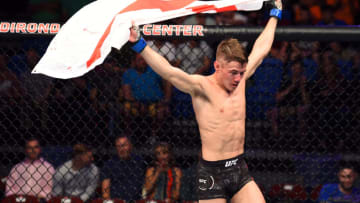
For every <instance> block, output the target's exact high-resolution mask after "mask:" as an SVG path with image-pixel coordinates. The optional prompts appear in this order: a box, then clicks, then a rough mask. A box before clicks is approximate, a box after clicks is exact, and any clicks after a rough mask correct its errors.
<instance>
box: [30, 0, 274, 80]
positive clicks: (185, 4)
mask: <svg viewBox="0 0 360 203" xmlns="http://www.w3.org/2000/svg"><path fill="white" fill-rule="evenodd" d="M264 1H267V0H218V1H201V0H97V1H94V2H92V3H90V4H88V5H86V6H85V7H83V8H82V9H80V10H79V11H78V12H77V13H75V15H73V16H72V17H71V18H70V19H69V20H68V21H67V22H66V23H65V24H64V25H63V26H62V27H61V29H60V31H59V33H58V34H57V35H56V36H55V37H54V38H53V40H52V41H51V43H50V45H49V47H48V48H47V50H46V52H45V54H44V56H43V57H42V58H41V59H40V61H39V63H38V64H37V65H36V66H35V68H34V70H33V71H32V73H34V74H45V75H48V76H50V77H54V78H62V79H68V78H74V77H79V76H82V75H84V74H85V73H87V72H89V71H90V70H92V69H94V68H95V67H96V66H97V65H99V64H101V63H103V61H104V59H105V58H106V56H107V55H108V54H109V53H110V51H111V47H114V48H116V49H120V48H121V47H122V46H123V45H124V44H125V43H126V42H127V41H128V39H129V35H130V31H129V28H130V27H131V26H132V25H131V22H132V21H133V22H135V24H136V25H143V24H149V23H155V22H160V21H164V20H168V19H171V18H176V17H181V16H186V15H191V14H196V13H217V12H223V11H233V10H245V11H249V10H259V9H261V7H262V5H263V2H264Z"/></svg>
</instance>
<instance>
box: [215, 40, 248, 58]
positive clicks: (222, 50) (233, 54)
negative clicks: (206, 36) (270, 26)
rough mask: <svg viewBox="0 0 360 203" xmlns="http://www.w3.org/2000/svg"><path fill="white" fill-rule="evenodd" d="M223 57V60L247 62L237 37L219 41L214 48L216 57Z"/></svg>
mask: <svg viewBox="0 0 360 203" xmlns="http://www.w3.org/2000/svg"><path fill="white" fill-rule="evenodd" d="M220 58H223V59H224V60H225V61H227V62H230V61H238V62H239V63H241V64H242V63H245V62H247V57H246V56H245V50H244V47H243V46H242V45H241V44H240V42H239V41H238V40H237V39H234V38H229V39H225V40H223V41H221V42H220V44H219V45H218V47H217V50H216V59H220Z"/></svg>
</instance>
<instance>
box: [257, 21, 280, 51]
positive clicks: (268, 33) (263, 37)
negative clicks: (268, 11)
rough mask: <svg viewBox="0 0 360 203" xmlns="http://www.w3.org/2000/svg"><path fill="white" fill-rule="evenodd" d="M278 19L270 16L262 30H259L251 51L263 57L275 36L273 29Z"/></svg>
mask: <svg viewBox="0 0 360 203" xmlns="http://www.w3.org/2000/svg"><path fill="white" fill-rule="evenodd" d="M277 22H278V19H277V18H275V17H270V19H269V21H268V23H267V24H266V26H265V28H264V30H263V31H262V32H261V34H260V35H259V37H258V38H257V39H256V41H255V44H254V47H253V51H254V52H255V53H257V54H259V55H260V56H262V57H261V58H265V57H266V56H267V55H268V53H269V52H270V49H271V47H272V44H273V42H274V37H275V29H276V26H277Z"/></svg>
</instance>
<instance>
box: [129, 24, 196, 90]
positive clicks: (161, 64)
mask: <svg viewBox="0 0 360 203" xmlns="http://www.w3.org/2000/svg"><path fill="white" fill-rule="evenodd" d="M138 35H139V33H138V32H137V31H136V28H131V29H130V39H129V41H130V42H132V43H134V42H135V45H134V46H133V50H135V51H136V52H138V53H140V54H141V55H142V57H143V58H144V59H145V61H146V63H147V64H148V65H149V66H150V67H151V68H152V69H153V70H154V71H155V72H156V73H157V74H159V75H160V76H161V77H162V78H163V79H165V80H167V81H169V82H170V83H171V84H173V85H174V86H175V87H176V88H178V89H180V90H181V91H183V92H185V93H189V94H191V95H193V94H195V93H196V92H202V91H201V89H202V88H201V83H200V81H201V79H202V76H199V75H189V74H187V73H185V72H184V71H182V70H181V69H179V68H176V67H173V66H172V65H171V64H170V63H169V62H168V61H167V60H166V59H165V58H164V57H163V56H161V55H160V54H158V53H156V52H155V51H154V50H153V49H151V48H150V47H149V46H147V45H146V42H145V41H144V39H142V38H141V39H140V40H139V41H137V40H136V39H137V37H138Z"/></svg>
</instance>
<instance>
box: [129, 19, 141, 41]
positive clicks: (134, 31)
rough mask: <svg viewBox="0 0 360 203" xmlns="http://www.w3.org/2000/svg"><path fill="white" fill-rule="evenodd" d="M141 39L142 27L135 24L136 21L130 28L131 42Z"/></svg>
mask: <svg viewBox="0 0 360 203" xmlns="http://www.w3.org/2000/svg"><path fill="white" fill-rule="evenodd" d="M139 39H140V29H139V26H137V25H135V24H134V22H133V24H132V27H131V28H130V37H129V41H130V42H136V41H138V40H139Z"/></svg>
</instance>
